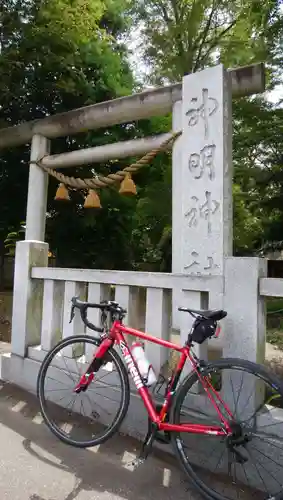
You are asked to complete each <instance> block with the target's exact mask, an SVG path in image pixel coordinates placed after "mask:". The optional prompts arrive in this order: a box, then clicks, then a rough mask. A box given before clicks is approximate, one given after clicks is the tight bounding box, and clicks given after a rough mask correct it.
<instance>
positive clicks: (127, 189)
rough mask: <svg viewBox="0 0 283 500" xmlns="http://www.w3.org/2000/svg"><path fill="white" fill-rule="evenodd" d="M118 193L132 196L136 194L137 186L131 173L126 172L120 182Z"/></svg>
mask: <svg viewBox="0 0 283 500" xmlns="http://www.w3.org/2000/svg"><path fill="white" fill-rule="evenodd" d="M119 193H120V194H124V195H126V196H134V195H136V194H137V187H136V185H135V183H134V181H133V179H132V177H131V174H129V173H128V172H127V173H126V175H125V177H124V179H123V180H122V182H121V186H120V189H119Z"/></svg>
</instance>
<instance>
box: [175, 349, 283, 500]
mask: <svg viewBox="0 0 283 500" xmlns="http://www.w3.org/2000/svg"><path fill="white" fill-rule="evenodd" d="M202 376H203V379H204V381H205V380H207V382H208V383H210V387H211V386H212V387H213V389H209V392H210V394H211V395H213V400H214V401H215V402H216V401H217V406H218V408H219V410H220V411H221V414H222V415H223V416H225V418H226V420H228V421H229V424H230V427H231V430H232V433H231V434H230V435H227V436H224V437H223V436H216V435H208V434H199V435H196V434H189V433H187V432H181V433H172V441H173V446H174V449H175V452H176V455H177V457H178V459H179V461H180V462H181V465H182V467H183V469H184V471H185V472H186V474H187V476H188V477H189V479H190V480H191V481H192V482H193V483H194V485H195V486H196V487H197V488H198V489H199V490H200V491H201V493H202V494H203V495H204V497H205V498H207V499H211V500H236V499H237V500H251V499H257V500H279V499H282V498H283V420H282V416H283V410H280V409H281V408H283V389H282V385H281V383H280V382H279V381H278V380H277V379H276V378H275V377H274V376H273V375H272V374H270V373H269V372H268V371H267V370H266V369H265V368H264V367H262V366H260V365H257V364H255V363H251V362H249V361H245V360H240V359H223V360H220V361H218V362H215V363H212V364H210V365H208V366H207V367H205V368H204V369H203V371H202ZM218 396H219V397H218ZM220 398H221V400H222V401H221V400H220ZM225 406H226V409H225ZM227 409H228V411H227ZM280 413H281V415H282V416H281V419H280ZM173 422H174V424H182V423H197V424H203V425H216V426H220V425H221V422H220V417H219V415H218V413H217V411H216V409H215V407H214V405H213V404H212V402H211V401H210V400H209V398H208V397H207V394H206V393H205V391H204V390H203V388H202V385H201V383H200V381H199V378H198V376H197V374H196V373H193V374H192V375H191V376H189V377H188V378H186V379H185V380H184V382H183V384H182V385H181V386H180V388H179V390H178V393H177V395H176V401H175V407H174V410H173Z"/></svg>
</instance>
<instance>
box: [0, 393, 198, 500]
mask: <svg viewBox="0 0 283 500" xmlns="http://www.w3.org/2000/svg"><path fill="white" fill-rule="evenodd" d="M0 389H1V390H0V443H1V446H0V498H1V500H4V499H9V500H90V499H91V500H96V499H98V498H99V499H103V500H122V499H127V500H144V499H147V500H171V499H172V500H176V499H178V500H185V499H186V500H201V497H200V496H199V495H198V493H196V492H195V491H194V490H193V489H192V488H190V486H189V485H188V484H187V483H185V482H184V480H183V476H182V475H181V473H180V472H179V470H178V468H177V467H176V465H175V463H174V460H173V459H171V458H169V457H167V456H166V457H164V458H162V457H161V456H159V455H158V456H157V455H154V456H151V457H149V459H148V460H147V462H146V463H145V464H144V465H143V466H141V467H140V468H139V469H137V470H136V471H135V472H132V470H131V467H129V463H130V461H131V459H133V457H134V456H135V454H136V453H137V450H138V449H139V445H138V444H137V443H136V441H134V440H132V439H129V438H125V437H121V436H118V437H117V438H116V437H115V438H113V439H112V440H110V441H109V442H108V443H106V444H105V445H101V446H100V447H99V448H98V449H94V451H91V450H79V449H75V448H71V447H69V446H66V445H64V444H63V443H61V442H60V441H58V440H57V439H56V438H55V437H53V435H52V434H51V433H50V431H49V430H48V429H47V428H46V426H45V424H43V423H42V419H41V417H40V414H39V413H38V403H37V400H36V398H35V397H34V396H32V395H31V394H28V393H26V392H25V391H22V390H21V389H18V388H16V387H14V386H11V385H8V384H3V385H0ZM137 446H138V447H137Z"/></svg>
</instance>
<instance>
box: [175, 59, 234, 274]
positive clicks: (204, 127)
mask: <svg viewBox="0 0 283 500" xmlns="http://www.w3.org/2000/svg"><path fill="white" fill-rule="evenodd" d="M229 82H230V80H229V78H228V76H227V73H226V71H225V69H224V68H223V66H222V65H218V66H215V67H213V68H209V69H206V70H204V71H201V72H199V73H195V74H192V75H189V76H186V77H184V79H183V112H182V129H183V137H182V140H183V142H182V144H183V147H182V165H181V167H180V168H181V170H182V192H181V193H174V195H175V196H181V198H182V213H181V214H180V218H181V223H180V229H181V234H180V242H181V248H182V254H181V259H180V260H181V263H180V268H181V269H182V271H181V272H183V273H185V274H189V275H197V276H204V275H223V272H224V257H226V256H229V255H232V243H233V240H232V157H231V155H232V134H231V122H232V116H231V91H230V88H229V87H230V84H229Z"/></svg>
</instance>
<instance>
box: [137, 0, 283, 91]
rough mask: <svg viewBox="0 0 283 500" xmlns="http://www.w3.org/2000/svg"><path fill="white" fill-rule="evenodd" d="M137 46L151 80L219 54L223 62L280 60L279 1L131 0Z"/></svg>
mask: <svg viewBox="0 0 283 500" xmlns="http://www.w3.org/2000/svg"><path fill="white" fill-rule="evenodd" d="M132 11H133V15H134V18H135V21H136V23H137V25H138V26H139V28H140V30H141V44H140V47H141V50H142V55H143V57H144V60H145V63H146V64H148V65H149V66H150V68H151V72H150V79H151V80H152V81H154V82H158V83H161V82H164V81H168V80H169V81H176V80H179V79H180V78H181V77H182V76H183V75H185V74H187V73H193V72H195V71H198V70H200V69H202V68H204V67H206V66H208V65H211V64H212V63H215V62H216V61H219V60H221V61H222V62H223V63H224V64H225V65H226V66H227V65H228V66H239V65H243V64H249V63H253V62H255V61H263V60H264V61H266V62H267V63H269V64H270V65H274V64H278V62H279V59H280V62H281V60H282V52H281V47H280V36H281V35H282V21H281V14H280V2H279V1H278V0H266V1H265V2H264V4H262V3H261V2H259V1H257V0H254V1H252V2H251V1H250V0H236V1H233V2H231V1H229V0H133V3H132Z"/></svg>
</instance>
